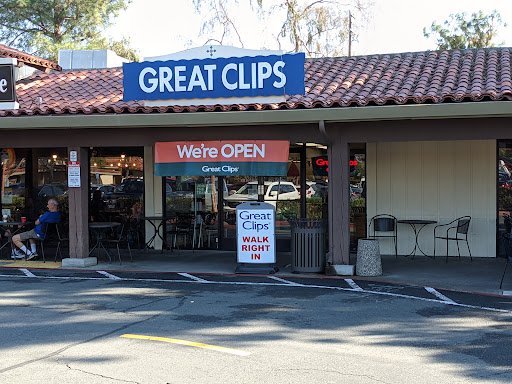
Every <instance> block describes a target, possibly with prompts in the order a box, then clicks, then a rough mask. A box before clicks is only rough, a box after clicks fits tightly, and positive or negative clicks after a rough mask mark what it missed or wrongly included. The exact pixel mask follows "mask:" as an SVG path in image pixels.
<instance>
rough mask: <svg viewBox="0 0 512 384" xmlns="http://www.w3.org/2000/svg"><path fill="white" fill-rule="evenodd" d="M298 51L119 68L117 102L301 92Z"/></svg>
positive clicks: (301, 64) (301, 63) (301, 67)
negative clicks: (120, 88) (120, 84)
mask: <svg viewBox="0 0 512 384" xmlns="http://www.w3.org/2000/svg"><path fill="white" fill-rule="evenodd" d="M304 62H305V55H304V53H294V54H284V55H269V56H254V57H253V56H251V57H230V58H216V59H211V58H208V59H193V60H168V61H151V62H150V61H147V62H142V63H124V64H123V75H124V79H123V86H124V94H123V100H124V101H130V100H171V99H174V100H176V99H204V98H225V97H257V96H279V95H296V94H304V93H305V90H304Z"/></svg>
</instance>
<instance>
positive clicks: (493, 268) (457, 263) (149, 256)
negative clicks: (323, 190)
mask: <svg viewBox="0 0 512 384" xmlns="http://www.w3.org/2000/svg"><path fill="white" fill-rule="evenodd" d="M133 256H134V261H133V262H130V261H129V258H128V255H127V254H126V253H124V254H123V262H122V264H119V262H116V261H113V262H112V263H110V262H104V261H100V263H99V264H98V265H95V266H92V267H88V268H85V269H88V270H107V271H116V270H122V271H146V272H147V271H153V272H188V273H220V274H233V273H235V270H236V268H237V265H238V264H237V262H236V252H225V251H215V250H196V251H194V252H192V251H190V250H180V251H179V252H178V251H177V250H174V251H173V252H170V251H166V252H164V253H161V252H160V251H152V250H148V251H140V252H139V251H137V252H134V253H133ZM351 264H355V255H353V256H352V257H351ZM511 264H512V263H511ZM276 265H277V267H278V268H279V271H278V272H277V273H276V275H277V276H286V275H295V276H297V275H303V276H310V277H327V276H326V275H325V274H323V273H303V274H294V273H293V272H292V270H291V255H290V254H289V253H282V254H278V256H277V263H276ZM505 266H506V261H505V259H503V258H473V261H470V260H469V258H461V259H460V260H459V259H458V258H456V257H450V258H449V260H448V262H446V261H445V258H444V257H437V258H435V259H432V258H428V257H425V256H416V257H415V258H414V259H412V258H411V257H404V256H398V257H395V256H388V255H383V256H382V267H383V268H382V269H383V274H382V275H381V276H376V277H360V276H353V277H351V278H353V279H355V280H356V279H364V280H374V281H385V282H390V283H400V284H410V285H421V286H430V287H433V288H441V289H451V290H460V291H467V292H479V293H487V294H498V295H501V294H505V295H512V265H510V266H509V268H507V271H506V274H505V276H504V271H505ZM502 277H503V285H502V287H501V288H500V283H501V280H502Z"/></svg>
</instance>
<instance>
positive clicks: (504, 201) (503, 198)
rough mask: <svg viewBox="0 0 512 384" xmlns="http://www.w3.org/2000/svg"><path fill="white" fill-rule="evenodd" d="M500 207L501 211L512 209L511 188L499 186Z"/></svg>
mask: <svg viewBox="0 0 512 384" xmlns="http://www.w3.org/2000/svg"><path fill="white" fill-rule="evenodd" d="M498 209H499V210H500V211H512V190H511V189H510V188H506V187H500V188H499V191H498Z"/></svg>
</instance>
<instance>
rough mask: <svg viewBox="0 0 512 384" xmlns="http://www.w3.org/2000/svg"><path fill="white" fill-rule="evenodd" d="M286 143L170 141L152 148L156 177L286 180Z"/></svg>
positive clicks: (258, 141)
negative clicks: (272, 177)
mask: <svg viewBox="0 0 512 384" xmlns="http://www.w3.org/2000/svg"><path fill="white" fill-rule="evenodd" d="M289 148H290V142H288V141H273V140H243V141H241V140H240V141H239V140H236V141H235V140H230V141H173V142H162V143H156V144H155V174H156V176H236V175H241V176H261V175H265V176H286V172H287V170H288V152H289Z"/></svg>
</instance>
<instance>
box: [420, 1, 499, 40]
mask: <svg viewBox="0 0 512 384" xmlns="http://www.w3.org/2000/svg"><path fill="white" fill-rule="evenodd" d="M498 26H503V27H506V26H507V25H506V24H504V23H503V21H502V20H501V15H500V14H499V12H498V11H496V10H494V11H492V13H491V14H490V15H485V14H484V13H483V12H482V11H479V12H478V13H472V14H471V17H470V18H467V14H466V13H465V12H463V13H457V14H455V15H450V20H446V21H445V22H444V23H443V25H439V24H437V23H436V22H435V21H434V22H433V23H432V25H431V26H430V32H428V31H427V28H423V35H424V36H425V37H426V38H430V37H432V38H434V39H435V41H436V44H437V48H438V49H439V50H450V49H465V48H486V47H494V42H492V39H493V38H494V37H495V36H496V34H497V27H498ZM498 45H500V44H498Z"/></svg>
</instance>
